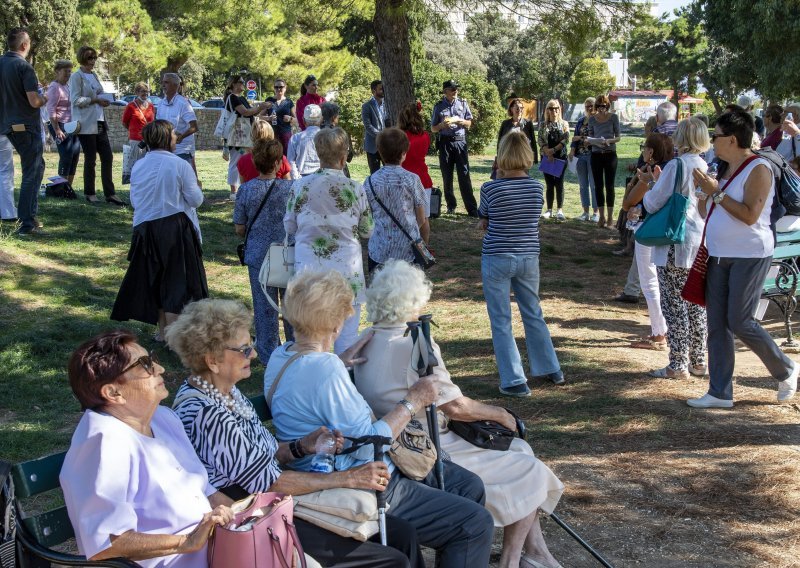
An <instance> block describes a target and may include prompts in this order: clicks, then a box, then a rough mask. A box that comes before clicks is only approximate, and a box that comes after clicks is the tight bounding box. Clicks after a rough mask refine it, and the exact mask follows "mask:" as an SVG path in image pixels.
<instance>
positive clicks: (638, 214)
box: [625, 205, 642, 231]
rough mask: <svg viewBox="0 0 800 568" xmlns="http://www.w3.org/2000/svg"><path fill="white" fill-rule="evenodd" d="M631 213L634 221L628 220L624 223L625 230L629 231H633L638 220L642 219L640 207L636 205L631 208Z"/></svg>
mask: <svg viewBox="0 0 800 568" xmlns="http://www.w3.org/2000/svg"><path fill="white" fill-rule="evenodd" d="M632 211H633V213H634V214H635V215H636V220H631V219H628V220H627V221H625V228H626V229H628V230H629V231H633V230H634V229H635V228H636V225H638V224H639V219H641V217H642V208H641V206H639V205H637V206H636V207H634V208H633V210H632Z"/></svg>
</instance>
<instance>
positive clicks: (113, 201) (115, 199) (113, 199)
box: [106, 195, 125, 207]
mask: <svg viewBox="0 0 800 568" xmlns="http://www.w3.org/2000/svg"><path fill="white" fill-rule="evenodd" d="M106 203H110V204H111V205H116V206H117V207H125V202H124V201H122V200H121V199H120V198H119V197H117V196H116V195H110V196H108V197H106Z"/></svg>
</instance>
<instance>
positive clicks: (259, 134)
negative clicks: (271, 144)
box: [250, 118, 275, 142]
mask: <svg viewBox="0 0 800 568" xmlns="http://www.w3.org/2000/svg"><path fill="white" fill-rule="evenodd" d="M250 138H252V140H253V142H255V141H256V140H272V139H274V138H275V131H274V130H272V125H271V124H270V123H269V122H267V121H266V120H264V119H263V118H256V119H254V120H253V126H251V127H250Z"/></svg>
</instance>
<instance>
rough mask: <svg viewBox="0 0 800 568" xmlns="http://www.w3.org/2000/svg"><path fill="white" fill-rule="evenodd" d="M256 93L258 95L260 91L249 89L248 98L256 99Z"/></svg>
mask: <svg viewBox="0 0 800 568" xmlns="http://www.w3.org/2000/svg"><path fill="white" fill-rule="evenodd" d="M256 95H258V93H256V92H255V91H247V100H249V101H254V100H256Z"/></svg>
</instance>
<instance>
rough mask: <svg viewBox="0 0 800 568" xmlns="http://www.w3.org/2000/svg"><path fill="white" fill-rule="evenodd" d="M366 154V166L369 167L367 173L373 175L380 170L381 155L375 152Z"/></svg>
mask: <svg viewBox="0 0 800 568" xmlns="http://www.w3.org/2000/svg"><path fill="white" fill-rule="evenodd" d="M366 154H367V165H368V166H369V173H370V174H374V173H375V172H377V171H378V170H379V169H381V164H382V163H383V162H382V161H381V155H380V154H378V153H377V152H375V153H374V154H373V153H372V152H366Z"/></svg>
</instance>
